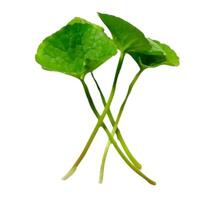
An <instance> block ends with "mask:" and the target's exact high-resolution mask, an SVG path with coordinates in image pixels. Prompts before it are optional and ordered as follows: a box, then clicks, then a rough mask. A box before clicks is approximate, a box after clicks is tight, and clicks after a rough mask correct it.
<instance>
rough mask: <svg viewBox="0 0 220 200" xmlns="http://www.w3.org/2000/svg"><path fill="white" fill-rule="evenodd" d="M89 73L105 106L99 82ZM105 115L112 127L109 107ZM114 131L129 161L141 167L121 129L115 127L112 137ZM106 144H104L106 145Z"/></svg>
mask: <svg viewBox="0 0 220 200" xmlns="http://www.w3.org/2000/svg"><path fill="white" fill-rule="evenodd" d="M91 75H92V78H93V80H94V82H95V84H96V87H97V89H98V91H99V94H100V96H101V99H102V103H103V105H104V106H105V105H106V100H105V96H104V94H103V92H102V90H101V88H100V86H99V84H98V81H97V80H96V78H95V76H94V74H93V73H92V72H91ZM107 115H108V118H109V120H110V122H111V124H112V126H113V127H114V125H115V120H114V117H113V115H112V113H111V110H110V109H109V111H108V112H107ZM115 133H116V135H117V138H118V140H119V141H120V143H121V146H122V147H123V149H124V151H125V153H126V154H127V156H128V158H129V159H130V161H131V162H132V163H133V164H134V165H135V166H136V167H137V168H138V169H141V167H142V166H141V164H140V163H139V162H138V161H137V160H136V158H135V157H134V156H133V155H132V153H131V151H130V150H129V148H128V146H127V144H126V143H125V141H124V138H123V137H122V134H121V131H120V130H119V128H118V127H117V128H116V131H115V132H113V135H112V136H113V137H114V134H115ZM108 143H110V140H109V142H108ZM107 145H108V144H107ZM107 145H106V146H107ZM109 146H110V145H109ZM107 152H108V150H107V151H106V153H105V154H107ZM105 157H106V156H105Z"/></svg>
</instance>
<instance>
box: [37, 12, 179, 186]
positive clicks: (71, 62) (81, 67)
mask: <svg viewBox="0 0 220 200" xmlns="http://www.w3.org/2000/svg"><path fill="white" fill-rule="evenodd" d="M98 15H99V17H100V18H101V20H102V21H103V23H104V24H105V25H106V26H107V28H108V29H109V31H110V32H111V35H112V39H111V38H110V37H108V36H107V35H106V34H105V32H104V29H103V28H102V27H100V26H98V25H96V24H93V23H90V22H88V21H86V20H84V19H82V18H78V17H77V18H74V19H73V20H71V21H70V22H69V23H68V24H67V25H65V26H64V27H63V28H61V29H60V30H59V31H57V32H55V33H53V34H52V35H50V36H49V37H47V38H45V39H44V40H43V42H42V43H41V44H40V45H39V47H38V49H37V53H36V56H35V58H36V61H37V62H38V63H39V64H40V65H41V66H42V68H43V69H45V70H50V71H57V72H62V73H65V74H68V75H71V76H73V77H75V78H77V79H79V81H80V82H81V83H82V86H83V89H84V91H85V95H86V97H87V99H88V102H89V105H90V107H91V110H92V111H93V113H94V114H95V116H96V117H97V123H96V125H95V126H94V129H93V130H92V132H91V135H90V137H89V139H88V141H87V143H86V145H85V147H84V149H83V151H82V153H81V154H80V156H79V157H78V159H77V160H76V161H75V163H74V164H73V166H72V167H71V169H70V170H69V171H68V173H67V174H66V175H65V176H64V177H63V179H64V180H65V179H67V178H69V177H70V176H71V175H72V174H73V173H74V172H75V171H76V169H77V167H78V166H79V164H80V162H81V161H82V159H83V158H84V156H85V155H86V153H87V151H88V149H89V147H90V145H91V144H92V142H93V140H94V138H95V136H96V134H97V132H98V130H99V129H100V127H102V128H103V129H104V131H105V133H106V134H107V137H108V143H107V144H106V147H105V150H104V153H103V157H102V162H101V167H100V175H99V181H100V182H102V181H103V175H104V168H105V161H106V158H107V154H108V151H109V148H110V145H111V144H112V145H113V146H114V148H115V150H116V151H117V152H118V154H119V155H120V157H121V158H122V159H123V160H124V161H125V163H126V164H127V165H128V166H129V167H130V168H131V169H132V170H133V171H134V172H136V173H137V174H138V175H139V176H141V177H142V178H144V179H145V180H146V181H147V182H149V183H150V184H152V185H155V184H156V183H155V182H154V181H153V180H151V179H150V178H148V177H147V176H146V175H145V174H144V173H143V172H142V171H141V164H140V163H139V162H138V161H137V160H136V159H135V157H134V156H133V154H132V153H131V151H130V150H129V148H128V146H127V145H126V143H125V141H124V138H123V136H122V133H121V130H120V129H119V127H118V124H119V121H120V119H121V115H122V113H123V110H124V107H125V105H126V102H127V100H128V97H129V95H130V93H131V91H132V89H133V87H134V85H135V83H136V81H137V80H138V78H139V77H140V75H141V74H142V73H143V71H144V70H145V69H149V68H153V67H157V66H160V65H170V66H178V65H179V58H178V56H177V55H176V53H175V52H174V51H173V50H172V49H171V48H170V47H169V46H168V45H166V44H164V43H160V42H159V41H157V40H153V39H150V38H148V37H146V36H145V35H144V34H143V33H142V32H141V31H140V30H139V29H138V28H136V27H135V26H133V25H132V24H130V23H128V22H127V21H125V20H123V19H121V18H119V17H116V16H112V15H108V14H101V13H98ZM118 51H119V52H120V57H119V61H118V64H117V68H116V71H115V76H114V80H113V83H112V88H111V91H110V93H109V96H108V98H106V97H105V96H104V94H103V92H102V89H101V87H100V85H99V83H98V81H97V80H96V78H95V75H94V73H93V71H94V70H95V69H96V68H98V67H99V66H101V65H102V64H103V63H104V62H106V61H107V60H108V59H109V58H111V57H112V56H114V55H116V54H117V52H118ZM126 54H128V55H130V56H131V57H132V58H133V59H134V60H135V62H136V63H137V65H138V67H139V71H138V72H137V74H135V75H134V78H133V79H132V81H131V83H130V85H129V86H128V89H127V94H126V96H125V98H124V100H123V102H122V104H121V107H120V109H119V111H118V115H117V117H116V118H115V117H114V116H113V114H112V112H111V109H110V107H111V103H112V101H113V98H114V94H115V91H116V86H117V81H118V77H119V74H120V71H121V68H122V64H123V61H124V58H125V55H126ZM87 74H90V75H91V76H92V78H93V80H94V82H95V84H96V86H97V89H98V91H99V94H100V97H101V100H102V103H103V106H104V109H103V111H102V112H99V111H98V110H97V108H96V105H95V102H94V101H93V98H92V95H91V93H90V91H89V88H88V86H87V84H86V82H85V76H86V75H87ZM105 117H108V119H109V121H110V123H111V125H112V130H110V129H109V128H108V127H107V125H106V124H105V123H104V119H105ZM115 135H116V136H117V140H118V141H116V139H115V137H114V136H115ZM119 143H120V145H119Z"/></svg>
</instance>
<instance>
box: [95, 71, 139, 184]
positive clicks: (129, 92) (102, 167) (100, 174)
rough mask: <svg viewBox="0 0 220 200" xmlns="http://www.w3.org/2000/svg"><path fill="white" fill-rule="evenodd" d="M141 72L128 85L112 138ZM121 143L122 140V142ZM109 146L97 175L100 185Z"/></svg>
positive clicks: (106, 148) (109, 143)
mask: <svg viewBox="0 0 220 200" xmlns="http://www.w3.org/2000/svg"><path fill="white" fill-rule="evenodd" d="M142 71H143V70H140V71H139V72H138V73H137V74H136V75H135V76H134V78H133V80H132V81H131V83H130V85H129V88H128V91H127V94H126V96H125V99H124V101H123V103H122V104H121V107H120V109H119V112H118V115H117V119H116V121H115V123H114V127H113V130H112V133H111V134H112V136H114V133H115V131H116V130H117V126H118V123H119V121H120V118H121V115H122V112H123V110H124V107H125V104H126V102H127V100H128V97H129V95H130V94H131V91H132V89H133V86H134V84H135V83H136V81H137V80H138V78H139V76H140V75H141V73H142ZM118 137H119V139H120V140H121V135H118ZM122 141H123V140H122ZM110 145H111V141H108V143H107V144H106V147H105V150H104V153H103V157H102V163H101V167H100V173H99V182H100V183H102V182H103V177H104V169H105V162H106V158H107V154H108V151H109V148H110Z"/></svg>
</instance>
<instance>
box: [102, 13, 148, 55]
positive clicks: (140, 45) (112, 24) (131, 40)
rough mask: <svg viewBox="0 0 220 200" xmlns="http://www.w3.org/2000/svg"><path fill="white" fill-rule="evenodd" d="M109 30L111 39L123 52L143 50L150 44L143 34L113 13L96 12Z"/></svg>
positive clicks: (146, 49)
mask: <svg viewBox="0 0 220 200" xmlns="http://www.w3.org/2000/svg"><path fill="white" fill-rule="evenodd" d="M98 15H99V17H100V18H101V20H102V21H103V23H104V24H105V25H106V26H107V27H108V29H109V30H110V32H111V34H112V37H113V40H114V41H115V43H116V45H117V46H118V48H119V49H120V50H121V51H123V52H127V53H128V52H145V51H148V50H149V49H150V48H151V46H150V43H149V41H148V40H147V39H146V38H145V36H144V34H143V33H142V32H141V31H140V30H139V29H138V28H136V27H135V26H133V25H132V24H130V23H128V22H127V21H125V20H123V19H121V18H119V17H115V16H113V15H108V14H102V13H98Z"/></svg>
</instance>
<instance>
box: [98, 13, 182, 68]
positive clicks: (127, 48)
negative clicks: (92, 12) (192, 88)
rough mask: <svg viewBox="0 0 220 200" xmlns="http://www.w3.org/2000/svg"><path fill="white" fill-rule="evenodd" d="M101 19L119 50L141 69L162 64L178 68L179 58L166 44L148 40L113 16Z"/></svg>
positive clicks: (102, 16)
mask: <svg viewBox="0 0 220 200" xmlns="http://www.w3.org/2000/svg"><path fill="white" fill-rule="evenodd" d="M99 17H100V18H101V20H102V21H103V23H104V24H105V25H106V26H107V27H108V29H109V30H110V32H111V34H112V37H113V40H114V41H115V43H116V45H117V46H118V48H119V49H120V50H121V51H123V52H126V53H128V54H130V55H131V56H132V57H133V59H134V60H135V61H136V62H137V64H138V65H139V67H140V68H141V69H145V68H149V67H157V66H159V65H162V64H166V65H171V66H177V65H178V64H179V58H178V56H177V55H176V53H175V52H174V51H173V50H172V49H171V48H170V47H169V46H167V45H166V44H162V43H160V42H158V41H156V40H151V39H150V38H146V37H145V35H144V34H143V33H142V32H141V31H140V30H139V29H137V28H136V27H135V26H133V25H132V24H130V23H128V22H127V21H125V20H123V19H121V18H119V17H115V16H113V15H108V14H101V13H99Z"/></svg>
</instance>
